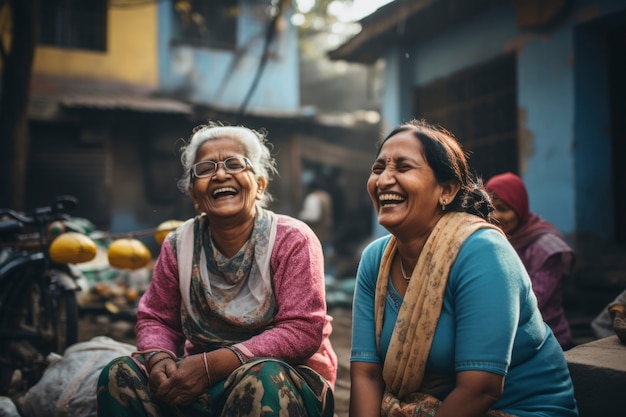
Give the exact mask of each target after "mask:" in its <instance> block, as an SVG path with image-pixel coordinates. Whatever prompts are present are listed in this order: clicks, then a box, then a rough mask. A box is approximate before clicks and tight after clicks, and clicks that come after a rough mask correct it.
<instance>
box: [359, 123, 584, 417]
mask: <svg viewBox="0 0 626 417" xmlns="http://www.w3.org/2000/svg"><path fill="white" fill-rule="evenodd" d="M367 190H368V193H369V196H370V198H371V200H372V203H373V206H374V210H375V212H376V214H377V216H378V222H379V224H380V225H381V226H383V227H384V228H385V229H387V230H388V231H389V232H390V235H387V236H383V237H380V238H378V239H377V240H375V241H373V242H372V243H370V244H369V245H368V246H367V247H366V249H365V250H364V251H363V253H362V256H361V261H360V264H359V268H358V272H357V281H356V288H355V293H354V302H353V310H352V311H353V321H352V348H351V358H350V361H351V364H350V378H351V385H350V416H351V417H379V416H383V417H385V416H393V417H409V416H411V417H414V416H420V417H423V416H437V417H447V416H454V417H467V416H474V417H478V416H481V417H482V416H518V417H531V416H538V415H541V416H544V417H550V416H554V417H556V416H559V417H573V416H577V415H578V411H577V406H576V401H575V399H574V391H573V386H572V381H571V378H570V374H569V370H568V367H567V363H566V361H565V355H564V353H563V351H562V350H561V347H560V346H559V344H558V342H557V340H556V338H555V337H554V334H553V333H552V331H551V330H550V328H549V327H548V326H547V325H546V324H545V323H544V322H543V320H542V318H541V313H540V312H539V309H538V308H537V300H536V298H535V295H534V293H533V291H532V287H531V282H530V278H529V277H528V274H527V272H526V270H525V268H524V265H523V264H522V262H521V261H520V259H519V257H518V256H517V254H516V253H515V251H514V249H513V248H512V246H511V245H510V244H509V242H508V241H507V239H506V237H505V236H504V234H503V233H502V231H501V230H500V229H499V228H498V227H497V226H495V225H493V224H491V222H490V220H491V219H490V212H491V211H492V209H493V207H492V205H491V201H490V198H489V195H488V194H487V192H486V190H485V189H484V187H483V186H482V184H481V182H480V181H479V180H474V179H473V178H472V175H471V174H470V171H469V167H468V161H467V160H466V156H465V153H464V152H463V150H462V148H461V146H460V145H459V143H458V142H457V141H456V140H455V138H454V137H453V136H452V134H450V133H449V132H447V131H446V130H444V129H442V128H437V127H434V126H431V125H429V124H428V123H426V122H425V121H418V120H413V121H411V122H409V123H406V124H402V125H400V126H398V127H396V128H395V129H394V130H393V131H392V132H391V133H390V134H389V135H388V136H387V137H385V138H384V139H383V140H382V142H381V143H380V144H379V146H378V152H377V154H376V158H375V161H374V164H373V165H372V169H371V173H370V176H369V179H368V181H367Z"/></svg>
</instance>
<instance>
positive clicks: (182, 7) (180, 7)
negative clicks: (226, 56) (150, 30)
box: [172, 0, 239, 49]
mask: <svg viewBox="0 0 626 417" xmlns="http://www.w3.org/2000/svg"><path fill="white" fill-rule="evenodd" d="M172 4H173V9H174V14H173V16H174V24H173V31H174V42H176V43H184V44H191V45H198V46H213V47H217V48H223V49H235V47H236V46H237V44H236V43H237V17H238V15H239V8H238V7H237V0H211V1H206V0H173V3H172Z"/></svg>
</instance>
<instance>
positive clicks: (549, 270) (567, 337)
mask: <svg viewBox="0 0 626 417" xmlns="http://www.w3.org/2000/svg"><path fill="white" fill-rule="evenodd" d="M485 187H486V188H487V191H488V192H490V193H491V194H492V198H493V204H494V207H495V211H494V213H493V217H494V218H495V219H496V221H497V223H498V224H499V225H500V227H501V228H502V230H503V231H504V232H505V233H506V234H507V236H508V237H509V241H510V242H511V245H513V247H514V248H515V250H516V251H517V253H518V255H519V256H520V258H521V259H522V262H523V263H524V266H525V267H526V270H527V271H528V275H530V280H531V282H532V284H533V291H534V292H535V295H536V297H537V303H538V304H539V310H540V311H541V315H542V316H543V320H544V321H545V322H546V323H547V324H548V326H550V328H551V329H552V331H553V332H554V334H555V336H556V338H557V340H558V341H559V343H560V344H561V347H562V348H563V349H570V348H571V347H572V345H573V344H572V332H571V329H570V326H569V322H568V321H567V317H566V316H565V310H564V309H563V291H564V290H563V281H564V280H565V279H566V277H567V276H568V275H570V274H571V273H572V269H573V267H574V251H573V250H572V248H570V247H569V245H568V244H567V243H566V242H565V239H564V238H563V236H562V235H561V233H560V232H559V231H558V230H557V229H556V228H555V227H554V226H553V225H552V224H550V223H548V222H547V221H545V220H543V219H542V218H541V217H540V216H538V215H536V214H533V213H532V212H531V211H530V208H529V202H528V193H527V191H526V187H525V186H524V183H523V181H522V179H521V178H520V177H518V176H517V175H515V174H513V173H512V172H506V173H503V174H500V175H496V176H494V177H492V178H491V179H489V181H487V183H486V184H485Z"/></svg>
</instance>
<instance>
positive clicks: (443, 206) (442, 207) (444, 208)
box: [441, 200, 446, 211]
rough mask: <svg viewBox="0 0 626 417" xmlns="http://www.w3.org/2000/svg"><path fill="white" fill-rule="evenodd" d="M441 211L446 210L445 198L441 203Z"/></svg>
mask: <svg viewBox="0 0 626 417" xmlns="http://www.w3.org/2000/svg"><path fill="white" fill-rule="evenodd" d="M441 211H446V200H443V203H442V204H441Z"/></svg>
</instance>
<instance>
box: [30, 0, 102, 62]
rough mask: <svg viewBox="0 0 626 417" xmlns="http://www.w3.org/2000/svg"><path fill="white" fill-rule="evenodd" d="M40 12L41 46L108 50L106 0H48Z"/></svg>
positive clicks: (41, 5) (42, 5) (44, 2)
mask: <svg viewBox="0 0 626 417" xmlns="http://www.w3.org/2000/svg"><path fill="white" fill-rule="evenodd" d="M39 11H40V14H39V22H40V38H39V43H40V44H41V45H49V46H59V47H65V48H77V49H88V50H95V51H105V50H106V23H107V22H106V20H107V19H106V16H107V0H45V1H42V2H40V8H39Z"/></svg>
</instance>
